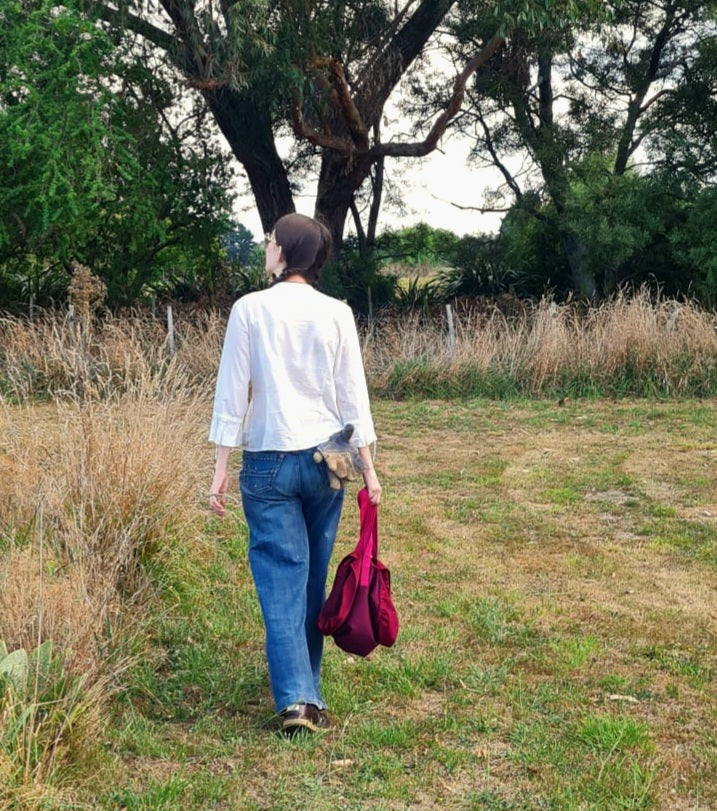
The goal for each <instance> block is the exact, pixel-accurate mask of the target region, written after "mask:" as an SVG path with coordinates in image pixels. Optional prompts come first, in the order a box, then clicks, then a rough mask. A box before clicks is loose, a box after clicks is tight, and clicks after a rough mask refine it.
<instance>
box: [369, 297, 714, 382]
mask: <svg viewBox="0 0 717 811" xmlns="http://www.w3.org/2000/svg"><path fill="white" fill-rule="evenodd" d="M454 321H455V332H456V340H455V349H454V350H453V351H452V350H451V347H450V345H449V341H448V331H447V324H446V321H445V319H444V318H442V317H440V316H436V317H434V318H432V319H431V320H430V321H427V320H426V318H425V316H422V315H420V314H414V315H413V316H408V317H406V318H404V319H402V320H400V321H397V320H395V319H391V320H386V321H383V322H381V321H376V322H375V323H374V324H373V325H372V328H371V330H370V332H369V334H368V336H367V338H366V340H365V342H364V349H365V357H366V363H367V368H368V373H369V377H370V379H371V381H372V383H373V385H374V387H375V388H376V389H377V390H378V391H379V392H384V393H386V394H389V395H391V394H399V395H400V394H416V395H421V394H427V395H433V396H440V395H441V394H442V393H443V392H445V393H447V394H453V395H469V396H471V395H473V396H475V395H483V394H488V395H490V394H511V393H512V394H529V395H537V394H546V393H553V392H556V391H561V390H562V392H563V393H568V394H583V393H594V394H616V393H623V394H629V393H637V394H645V393H649V392H650V389H652V390H653V391H654V393H659V394H663V395H688V394H704V393H709V392H710V391H711V390H713V389H714V388H715V386H716V385H717V318H715V316H714V314H711V313H708V312H705V311H704V310H701V309H699V308H698V307H696V306H694V305H692V304H690V303H679V302H676V301H672V300H661V301H654V300H652V299H651V298H650V296H649V294H648V293H647V291H642V292H640V293H639V294H638V295H635V296H633V297H631V298H628V297H626V296H624V295H618V296H616V297H615V298H614V299H612V300H610V301H609V302H606V303H604V304H603V305H601V306H599V307H595V308H592V309H590V310H588V311H587V312H586V313H583V312H581V311H580V310H579V309H578V308H576V307H575V306H574V305H570V304H565V305H558V304H556V303H554V302H551V301H548V300H543V301H541V302H539V303H538V304H536V305H534V306H527V305H526V306H525V307H522V308H519V309H518V311H517V312H516V313H513V314H511V315H505V314H504V313H503V312H502V311H501V310H499V309H498V308H489V309H487V310H479V311H475V310H474V311H468V312H467V313H463V314H460V313H456V314H454Z"/></svg>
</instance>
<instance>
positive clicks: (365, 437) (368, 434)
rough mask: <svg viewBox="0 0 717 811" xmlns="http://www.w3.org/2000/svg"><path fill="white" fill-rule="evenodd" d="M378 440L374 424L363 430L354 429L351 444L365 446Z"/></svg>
mask: <svg viewBox="0 0 717 811" xmlns="http://www.w3.org/2000/svg"><path fill="white" fill-rule="evenodd" d="M375 441H376V432H375V431H374V429H373V426H369V427H364V428H363V429H362V430H356V429H354V433H353V436H352V437H351V444H352V445H355V446H356V447H357V448H365V447H366V446H367V445H371V444H372V443H374V442H375Z"/></svg>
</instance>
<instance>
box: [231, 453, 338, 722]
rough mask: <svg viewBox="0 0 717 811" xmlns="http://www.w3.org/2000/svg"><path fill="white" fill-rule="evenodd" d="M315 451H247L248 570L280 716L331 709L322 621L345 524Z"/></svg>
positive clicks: (244, 470)
mask: <svg viewBox="0 0 717 811" xmlns="http://www.w3.org/2000/svg"><path fill="white" fill-rule="evenodd" d="M314 450H315V449H314V448H311V449H309V450H305V451H291V452H288V451H244V453H243V458H242V470H241V474H240V476H239V484H240V488H241V495H242V505H243V507H244V515H245V516H246V520H247V523H248V525H249V565H250V567H251V573H252V576H253V578H254V584H255V586H256V591H257V594H258V596H259V603H260V605H261V611H262V615H263V617H264V627H265V629H266V658H267V661H268V664H269V679H270V681H271V691H272V694H273V697H274V704H275V707H276V710H277V712H281V710H284V709H286V707H288V706H289V705H291V704H294V703H296V702H306V703H307V704H315V705H316V706H317V707H320V708H321V709H324V708H325V707H326V702H325V701H324V699H323V698H322V696H321V658H322V655H323V649H324V638H323V635H322V634H321V632H320V631H319V630H318V628H317V627H316V618H317V617H318V615H319V611H320V610H321V607H322V605H323V603H324V598H325V587H326V575H327V571H328V566H329V560H330V558H331V552H332V550H333V547H334V540H335V538H336V530H337V528H338V525H339V518H340V517H341V507H342V505H343V498H344V492H343V490H332V489H331V488H330V487H329V484H328V476H327V471H326V465H325V463H324V462H321V463H320V464H317V463H316V462H314V460H313V458H312V456H313V452H314Z"/></svg>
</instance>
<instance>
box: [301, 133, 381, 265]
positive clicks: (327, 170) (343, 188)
mask: <svg viewBox="0 0 717 811" xmlns="http://www.w3.org/2000/svg"><path fill="white" fill-rule="evenodd" d="M370 171H371V160H370V159H368V158H363V159H362V158H356V157H354V156H351V157H347V156H346V155H342V154H341V153H339V152H333V151H331V150H329V149H325V150H324V152H323V155H322V157H321V171H320V173H319V185H318V191H317V195H316V207H315V209H314V213H315V216H316V218H317V219H319V220H321V222H323V223H324V225H325V226H326V227H327V228H328V229H329V231H330V232H331V237H332V239H333V241H334V249H335V250H336V251H338V250H339V248H340V247H341V240H342V239H343V234H344V224H345V222H346V217H347V215H348V213H349V210H350V208H351V203H352V202H353V199H354V194H355V193H356V192H357V191H358V189H359V187H360V186H361V184H362V183H363V182H364V180H365V179H366V177H367V176H368V174H369V172H370Z"/></svg>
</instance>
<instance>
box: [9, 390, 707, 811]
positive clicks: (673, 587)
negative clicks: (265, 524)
mask: <svg viewBox="0 0 717 811" xmlns="http://www.w3.org/2000/svg"><path fill="white" fill-rule="evenodd" d="M716 405H717V404H715V403H711V402H708V401H701V402H689V401H685V402H661V403H655V402H654V401H646V402H634V401H624V402H622V401H621V402H619V403H615V402H607V401H606V402H601V401H597V402H594V401H590V402H583V401H576V402H569V403H567V404H566V405H563V406H559V405H558V404H556V403H552V402H548V401H541V402H526V401H514V402H489V401H485V400H474V401H468V402H460V403H458V402H450V401H447V402H441V403H434V402H430V401H422V402H378V403H377V404H376V405H375V417H376V422H377V428H378V432H379V434H380V435H381V436H382V437H383V439H382V441H381V444H380V446H379V452H378V457H377V466H378V469H379V471H380V473H381V474H382V476H383V483H384V486H385V498H384V503H383V504H382V507H381V510H380V518H379V532H380V538H381V550H380V554H381V558H382V560H384V562H385V563H386V564H387V565H388V566H389V568H390V569H391V570H392V578H393V580H392V582H393V589H394V597H395V600H396V604H397V607H398V611H399V614H400V618H401V623H402V625H401V632H400V634H399V638H398V641H397V643H396V645H395V646H394V647H393V648H391V649H388V650H387V649H381V650H378V651H376V652H375V653H374V654H372V655H371V657H369V658H368V659H366V660H364V659H360V658H357V657H349V656H347V655H346V654H344V653H343V652H342V651H340V650H338V649H337V648H336V647H335V646H334V645H333V644H332V643H331V642H330V641H329V642H328V643H327V650H326V657H325V670H324V680H325V693H326V697H327V699H328V701H329V705H330V709H331V712H332V714H333V717H334V719H335V721H336V727H335V730H334V731H333V732H332V733H331V734H329V735H327V736H325V737H299V738H297V739H295V740H290V741H289V740H285V739H283V738H282V737H280V736H279V735H278V732H277V728H278V724H277V719H276V717H275V716H274V712H273V708H272V706H271V701H270V694H269V689H268V681H267V674H266V668H265V664H264V656H263V638H262V625H261V618H260V614H259V609H258V604H257V600H256V597H255V595H254V591H253V587H252V582H251V576H250V573H249V571H248V565H247V562H246V547H247V537H246V528H245V526H244V523H243V520H242V518H241V513H240V510H239V508H238V506H236V505H235V506H233V507H232V509H233V514H232V516H230V517H229V518H228V519H227V520H226V521H224V522H220V521H218V520H216V519H213V518H207V520H206V524H205V526H204V537H203V538H202V539H201V540H199V539H198V541H197V543H201V552H200V553H199V554H184V553H183V551H182V550H181V549H178V550H176V555H175V556H172V558H171V559H169V560H168V561H166V562H165V563H164V565H163V566H164V567H163V569H162V570H161V571H160V570H157V572H156V576H157V585H158V587H161V589H162V594H163V598H162V605H161V606H158V607H157V612H156V615H155V616H154V618H153V621H152V622H151V623H150V625H149V628H150V636H149V640H148V648H147V655H146V656H145V657H143V658H142V659H141V660H139V661H138V662H137V663H136V664H135V666H134V667H133V669H132V670H131V671H129V672H127V673H126V674H125V676H124V678H125V680H126V688H127V689H126V690H125V692H124V694H123V695H122V696H121V697H120V698H118V699H117V700H116V701H115V703H114V707H113V709H114V714H113V716H112V721H111V723H110V725H109V726H108V728H107V729H106V730H105V734H104V738H103V740H102V741H100V742H99V743H100V744H101V747H102V750H103V752H104V756H103V758H102V759H101V761H100V763H101V766H100V767H98V779H95V780H90V781H85V782H83V783H82V784H78V786H77V795H78V797H79V798H80V800H81V802H83V803H84V804H85V806H86V807H91V808H93V809H96V811H120V809H126V810H127V811H129V810H130V809H133V810H134V809H136V810H137V811H145V809H146V811H150V809H152V811H156V810H157V809H160V810H161V809H167V811H169V809H171V810H172V811H174V810H175V809H184V808H189V809H192V810H193V811H209V810H210V809H212V810H214V809H216V810H217V811H219V809H242V811H243V810H244V809H248V810H249V811H251V810H252V809H255V810H256V811H289V809H292V811H293V809H295V808H296V807H297V806H298V807H300V808H305V809H307V811H337V810H341V809H345V810H346V811H354V809H355V810H356V811H359V809H361V811H364V809H370V811H375V810H376V809H386V811H399V810H400V811H404V809H406V811H408V809H417V811H428V810H429V809H433V808H447V809H455V811H486V810H487V811H543V810H544V809H551V811H552V810H553V809H556V811H587V809H590V811H615V810H616V809H617V810H618V811H620V810H621V809H634V811H638V810H640V811H643V810H644V811H672V809H673V808H678V807H679V808H691V809H692V808H694V809H697V808H700V809H703V808H704V809H707V808H714V807H717V769H715V764H717V738H716V737H715V733H714V730H715V728H717V705H716V703H715V700H714V696H715V694H717V690H716V688H717V685H716V683H715V682H716V681H717V656H716V654H715V646H714V593H715V591H714V590H715V588H716V587H717V559H716V558H715V548H716V546H715V543H716V538H715V517H716V516H717V509H716V502H715V493H716V492H717V466H716V465H714V461H715V444H714V436H713V431H714V425H715V424H716V423H717V407H716ZM686 426H688V430H686ZM354 495H355V487H354V489H352V490H351V492H350V497H349V498H348V499H347V504H346V510H345V515H344V519H343V521H342V527H341V529H340V534H339V538H338V541H337V549H336V553H335V561H338V560H339V559H340V557H341V556H342V555H343V554H345V553H346V552H347V551H348V550H349V549H350V548H351V547H352V545H353V543H354V542H355V536H356V527H357V509H356V505H355V500H354ZM195 552H196V550H195ZM1 767H2V763H0V768H1ZM48 807H53V806H52V805H50V806H48ZM54 807H55V808H57V809H59V808H60V807H62V806H61V805H60V803H59V801H58V803H57V804H56V805H55V806H54Z"/></svg>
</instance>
